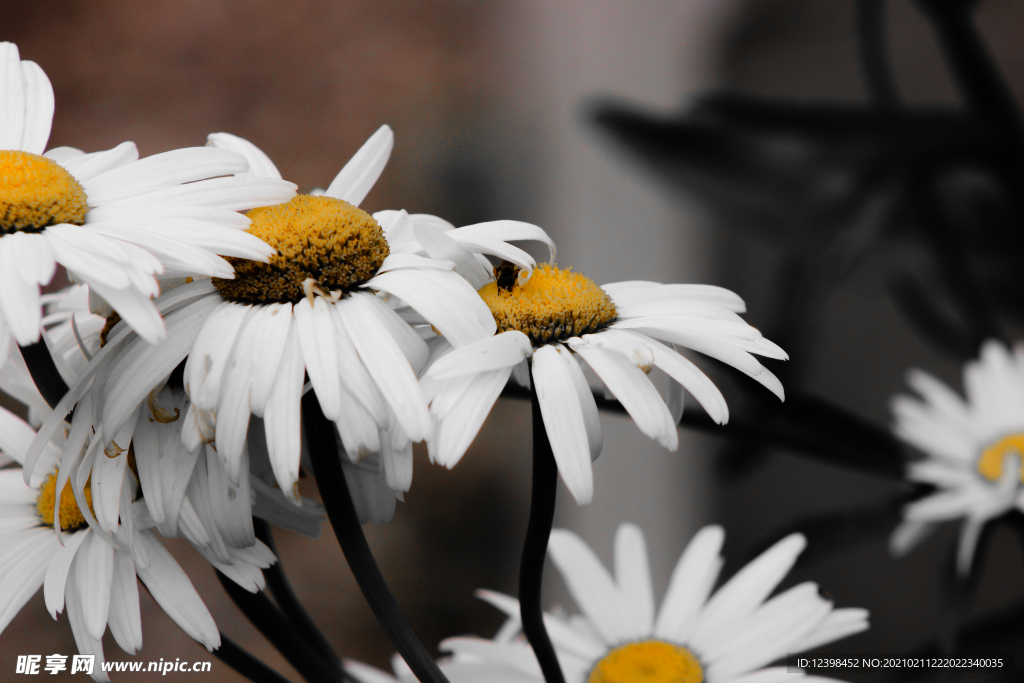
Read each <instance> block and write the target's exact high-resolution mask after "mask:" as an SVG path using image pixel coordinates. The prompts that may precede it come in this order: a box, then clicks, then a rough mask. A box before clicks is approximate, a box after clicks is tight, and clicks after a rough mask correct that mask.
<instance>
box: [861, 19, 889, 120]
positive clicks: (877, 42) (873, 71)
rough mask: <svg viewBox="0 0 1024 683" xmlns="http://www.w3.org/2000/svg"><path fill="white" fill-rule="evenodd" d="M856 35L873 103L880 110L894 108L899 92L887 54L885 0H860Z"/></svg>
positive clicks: (865, 78)
mask: <svg viewBox="0 0 1024 683" xmlns="http://www.w3.org/2000/svg"><path fill="white" fill-rule="evenodd" d="M857 36H858V38H859V47H860V63H861V69H862V70H863V72H864V81H865V82H866V84H867V88H868V93H869V94H870V95H871V100H872V102H873V103H874V104H875V106H876V107H878V108H879V109H889V110H891V109H895V108H896V107H897V106H898V105H899V95H898V94H897V91H896V82H895V80H894V79H893V76H892V71H891V70H890V68H889V60H888V59H887V57H886V48H885V0H859V2H858V3H857Z"/></svg>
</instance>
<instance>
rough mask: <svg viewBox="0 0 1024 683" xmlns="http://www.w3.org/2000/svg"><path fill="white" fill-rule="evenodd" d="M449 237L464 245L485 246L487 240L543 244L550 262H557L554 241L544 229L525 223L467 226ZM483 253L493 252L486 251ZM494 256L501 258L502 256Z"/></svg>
mask: <svg viewBox="0 0 1024 683" xmlns="http://www.w3.org/2000/svg"><path fill="white" fill-rule="evenodd" d="M449 237H451V238H453V239H455V240H457V241H459V242H461V243H462V244H474V243H478V244H483V243H484V242H485V241H486V240H500V241H502V242H518V241H533V242H543V243H544V244H546V245H547V246H548V256H549V258H548V260H549V261H551V262H552V263H554V261H555V242H554V240H552V239H551V238H550V237H549V236H548V234H547V233H546V232H545V231H544V229H543V228H540V227H538V226H536V225H532V224H530V223H523V222H522V221H491V222H488V223H477V224H475V225H467V226H465V227H462V228H456V229H455V230H453V231H451V234H449ZM477 238H482V240H478V239H477ZM483 253H491V252H488V251H484V252H483ZM494 255H495V256H500V254H494ZM509 260H511V259H509ZM513 263H514V262H513Z"/></svg>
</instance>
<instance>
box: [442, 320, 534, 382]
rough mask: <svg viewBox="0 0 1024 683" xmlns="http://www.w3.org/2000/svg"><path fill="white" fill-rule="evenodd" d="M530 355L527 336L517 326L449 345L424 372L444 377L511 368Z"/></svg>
mask: <svg viewBox="0 0 1024 683" xmlns="http://www.w3.org/2000/svg"><path fill="white" fill-rule="evenodd" d="M532 355H533V347H532V346H531V345H530V339H529V337H527V336H526V335H525V334H523V333H522V332H519V331H518V330H510V331H508V332H502V333H501V334H498V335H495V336H493V337H485V338H484V339H481V340H479V341H476V342H473V343H471V344H467V345H466V346H461V347H459V348H456V349H453V350H452V351H451V352H450V353H448V354H446V355H445V356H444V358H441V359H439V360H438V361H437V362H435V363H434V364H432V365H431V366H430V368H429V369H428V370H427V371H426V373H425V375H426V376H429V377H435V378H437V379H447V378H451V377H458V376H460V375H468V374H476V373H479V372H487V371H490V370H502V369H505V368H509V369H511V368H512V367H513V366H515V365H517V364H519V363H520V362H521V361H522V360H523V359H524V358H529V357H530V356H532Z"/></svg>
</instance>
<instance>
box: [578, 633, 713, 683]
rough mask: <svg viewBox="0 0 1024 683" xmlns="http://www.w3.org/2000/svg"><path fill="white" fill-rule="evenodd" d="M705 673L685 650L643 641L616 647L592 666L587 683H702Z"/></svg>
mask: <svg viewBox="0 0 1024 683" xmlns="http://www.w3.org/2000/svg"><path fill="white" fill-rule="evenodd" d="M703 680H704V669H702V668H701V665H700V662H698V661H697V658H696V657H695V656H694V655H693V653H692V652H690V651H689V650H687V649H686V648H685V647H680V646H678V645H672V644H671V643H665V642H662V641H660V640H645V641H642V642H639V643H630V644H629V645H623V646H622V647H617V648H615V649H614V650H612V651H611V652H609V653H608V654H607V655H606V656H605V657H604V659H602V660H601V661H599V662H598V663H597V664H595V665H594V668H593V670H592V671H591V672H590V677H589V678H588V679H587V683H701V682H702V681H703Z"/></svg>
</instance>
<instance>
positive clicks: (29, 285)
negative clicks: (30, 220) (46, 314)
mask: <svg viewBox="0 0 1024 683" xmlns="http://www.w3.org/2000/svg"><path fill="white" fill-rule="evenodd" d="M55 267H56V264H55V262H54V256H53V252H52V250H51V246H50V245H49V240H48V239H47V238H46V236H45V235H37V234H29V233H25V232H15V233H14V234H11V235H3V236H0V316H2V317H3V318H4V320H5V321H6V323H7V327H8V329H9V330H10V332H11V334H13V335H14V338H15V339H16V340H17V342H18V343H19V344H21V345H22V346H25V345H28V344H32V343H33V342H35V341H38V339H39V326H40V324H41V323H42V311H41V307H40V301H39V287H40V286H41V285H45V284H48V283H49V282H50V279H51V278H52V277H53V271H54V268H55Z"/></svg>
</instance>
